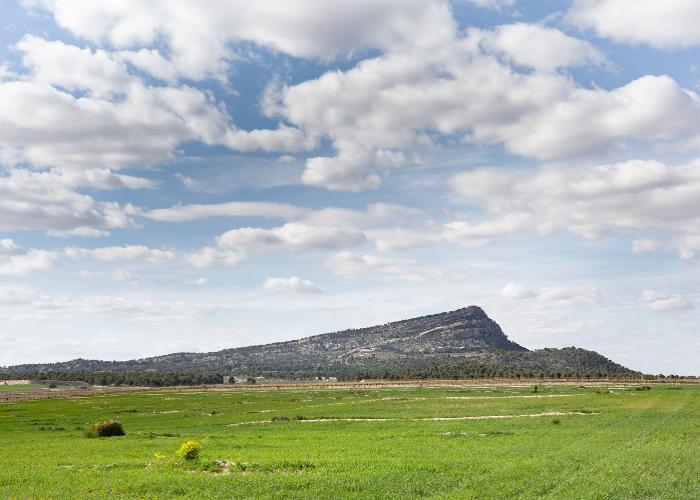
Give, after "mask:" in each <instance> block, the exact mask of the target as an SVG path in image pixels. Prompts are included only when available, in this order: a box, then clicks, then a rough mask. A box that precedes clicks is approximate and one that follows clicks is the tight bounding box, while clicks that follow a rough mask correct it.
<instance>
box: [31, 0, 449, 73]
mask: <svg viewBox="0 0 700 500" xmlns="http://www.w3.org/2000/svg"><path fill="white" fill-rule="evenodd" d="M35 3H38V4H40V5H43V6H44V8H46V9H48V10H49V11H51V12H52V13H53V15H54V17H55V19H56V22H57V23H58V24H59V26H61V27H63V28H65V29H68V30H69V31H71V32H72V33H73V34H74V35H76V36H79V37H82V38H85V39H88V40H90V41H92V42H96V43H107V44H109V45H111V46H112V47H116V48H122V49H127V48H141V47H144V46H150V45H154V44H155V43H156V42H162V43H164V44H165V45H166V46H167V49H168V52H169V53H170V58H169V60H165V59H164V58H163V57H162V56H161V55H160V54H159V53H154V52H147V53H144V52H136V53H127V54H125V55H124V57H125V59H127V60H129V61H130V62H131V63H132V64H134V65H136V66H138V67H139V68H140V69H142V70H144V71H149V72H152V74H154V76H156V77H158V78H162V79H166V80H168V79H172V78H173V77H174V75H173V73H174V72H177V74H178V76H181V77H185V78H191V79H202V78H205V77H207V76H215V77H219V78H223V75H224V74H225V72H226V71H227V69H228V67H229V64H230V63H231V61H233V60H234V59H235V58H236V57H237V56H236V53H235V49H234V48H232V47H231V43H235V42H237V41H251V42H254V43H257V44H259V45H260V46H264V47H267V48H269V49H272V50H274V51H281V52H284V53H287V54H290V55H292V56H296V57H305V58H318V57H321V58H334V57H337V56H345V55H350V54H353V53H356V52H359V51H364V50H367V49H382V50H401V49H403V48H406V47H411V46H415V45H430V44H435V43H436V40H440V39H441V38H442V37H444V34H445V33H446V32H447V33H449V32H450V31H451V30H452V29H454V20H453V19H452V16H451V13H450V9H449V5H448V4H447V3H446V2H444V1H441V0H401V1H396V0H356V1H354V2H351V3H348V2H343V1H340V0H336V1H324V2H317V1H315V0H300V1H295V2H287V3H285V4H284V5H280V3H279V2H276V1H273V0H258V1H256V2H247V1H244V0H234V1H217V0H213V1H209V2H207V3H206V4H197V5H195V4H192V3H191V2H188V1H178V0H174V1H173V0H159V1H158V0H157V1H151V2H149V3H148V5H144V3H143V2H140V1H138V0H125V1H121V2H117V3H102V2H93V3H90V5H85V4H84V3H82V2H79V1H76V0H46V1H40V2H35Z"/></svg>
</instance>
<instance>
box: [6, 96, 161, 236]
mask: <svg viewBox="0 0 700 500" xmlns="http://www.w3.org/2000/svg"><path fill="white" fill-rule="evenodd" d="M0 106H1V104H0ZM0 120H2V118H0ZM151 186H152V183H151V181H148V180H145V179H140V178H137V177H131V176H122V175H117V174H113V173H111V172H109V171H106V170H95V169H87V170H81V171H71V172H61V171H57V170H49V171H43V172H36V171H31V170H28V169H23V168H11V169H9V171H7V172H6V175H0V230H2V231H13V230H17V229H46V230H56V231H61V230H71V229H75V228H79V227H93V228H95V227H102V228H128V227H133V226H134V223H133V221H132V220H131V219H130V218H129V216H128V214H127V213H126V211H127V210H128V207H122V206H120V205H118V204H116V203H106V202H97V201H95V200H94V198H92V197H91V196H88V195H86V194H81V193H79V192H78V191H76V190H75V189H76V188H81V187H87V188H92V189H116V188H122V187H125V188H140V187H151Z"/></svg>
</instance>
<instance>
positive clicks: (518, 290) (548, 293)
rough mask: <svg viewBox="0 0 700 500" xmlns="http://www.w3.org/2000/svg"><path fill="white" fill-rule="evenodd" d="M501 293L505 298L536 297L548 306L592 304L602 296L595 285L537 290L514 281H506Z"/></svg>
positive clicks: (547, 287) (558, 286) (559, 286)
mask: <svg viewBox="0 0 700 500" xmlns="http://www.w3.org/2000/svg"><path fill="white" fill-rule="evenodd" d="M500 293H501V296H502V297H503V298H505V299H509V300H524V299H536V300H538V301H539V302H541V303H542V304H544V305H548V306H552V305H553V306H577V305H592V304H597V303H599V302H600V301H601V298H602V297H601V293H600V291H599V290H598V289H597V288H596V287H593V286H567V285H557V286H546V287H543V288H541V289H540V290H537V291H535V290H531V289H529V288H527V287H526V286H525V285H522V284H520V283H516V282H514V281H510V282H508V283H506V284H505V286H504V287H503V288H501V291H500Z"/></svg>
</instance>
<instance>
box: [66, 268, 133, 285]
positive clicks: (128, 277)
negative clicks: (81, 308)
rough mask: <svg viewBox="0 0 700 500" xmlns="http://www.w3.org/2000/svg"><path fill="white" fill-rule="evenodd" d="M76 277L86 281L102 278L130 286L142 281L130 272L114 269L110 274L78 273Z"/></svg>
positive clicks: (103, 272) (98, 272)
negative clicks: (86, 279)
mask: <svg viewBox="0 0 700 500" xmlns="http://www.w3.org/2000/svg"><path fill="white" fill-rule="evenodd" d="M78 276H80V277H81V278H88V279H104V278H109V279H111V280H114V281H118V282H121V283H130V284H136V283H140V282H141V281H142V279H141V277H140V276H138V275H136V274H134V273H132V272H131V271H127V270H125V269H115V270H114V271H111V272H106V271H97V272H95V271H80V272H79V273H78Z"/></svg>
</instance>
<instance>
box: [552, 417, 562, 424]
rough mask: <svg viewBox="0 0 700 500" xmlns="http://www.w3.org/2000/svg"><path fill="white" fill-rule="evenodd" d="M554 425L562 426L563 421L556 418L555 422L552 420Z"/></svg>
mask: <svg viewBox="0 0 700 500" xmlns="http://www.w3.org/2000/svg"><path fill="white" fill-rule="evenodd" d="M552 423H553V424H554V425H559V424H561V420H559V419H558V418H555V419H554V420H552Z"/></svg>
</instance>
